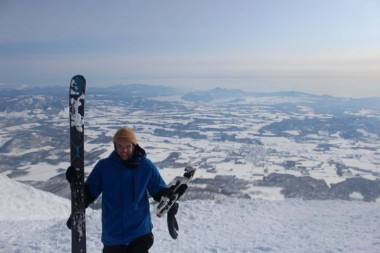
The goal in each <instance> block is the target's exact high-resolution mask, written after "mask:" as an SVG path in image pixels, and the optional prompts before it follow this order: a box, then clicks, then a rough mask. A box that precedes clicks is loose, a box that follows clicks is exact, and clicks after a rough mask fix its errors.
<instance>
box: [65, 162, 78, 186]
mask: <svg viewBox="0 0 380 253" xmlns="http://www.w3.org/2000/svg"><path fill="white" fill-rule="evenodd" d="M77 177H78V172H77V171H76V169H75V168H74V167H73V166H69V167H68V168H67V170H66V179H67V181H68V182H69V183H70V184H71V182H72V181H73V180H74V179H75V178H77Z"/></svg>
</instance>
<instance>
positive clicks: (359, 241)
mask: <svg viewBox="0 0 380 253" xmlns="http://www.w3.org/2000/svg"><path fill="white" fill-rule="evenodd" d="M0 199H1V202H0V205H1V206H0V230H1V233H0V252H23V253H37V252H38V253H51V252H61V253H69V252H71V231H70V230H68V229H67V227H66V220H67V217H68V216H69V214H70V201H69V200H67V199H64V198H60V197H58V196H56V195H53V194H50V193H47V192H43V191H40V190H37V189H35V188H33V187H30V186H26V185H23V184H21V183H18V182H16V181H14V180H11V179H9V178H7V177H5V176H4V175H0ZM151 210H152V222H153V225H154V228H153V233H154V236H155V242H154V245H153V247H152V248H151V249H150V250H149V252H152V253H161V252H166V253H174V252H183V253H193V252H205V253H214V252H217V253H236V252H250V253H256V252H257V253H263V252H281V253H304V252H310V253H319V252H355V253H377V252H380V227H379V226H378V224H379V223H380V202H361V201H342V200H337V201H330V200H328V201H317V200H312V201H302V200H299V199H291V200H289V199H288V200H282V201H267V200H253V199H233V198H229V197H225V198H218V199H215V200H192V201H184V202H181V203H180V208H179V212H178V214H177V219H178V224H179V228H180V230H179V237H178V239H177V240H173V239H171V237H170V236H169V233H168V229H167V224H166V219H165V218H157V217H156V216H155V215H154V213H153V212H154V210H155V209H154V208H153V207H152V208H151ZM100 220H101V213H100V211H94V210H91V209H87V216H86V225H87V252H94V253H96V252H101V251H102V248H103V245H102V244H101V242H100V236H101V225H100Z"/></svg>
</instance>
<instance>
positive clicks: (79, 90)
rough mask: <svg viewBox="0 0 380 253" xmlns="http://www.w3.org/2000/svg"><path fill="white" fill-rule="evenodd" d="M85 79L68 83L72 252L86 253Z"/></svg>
mask: <svg viewBox="0 0 380 253" xmlns="http://www.w3.org/2000/svg"><path fill="white" fill-rule="evenodd" d="M85 89H86V79H85V78H84V77H83V76H81V75H76V76H74V77H73V78H72V79H71V82H70V93H69V102H70V103H69V104H70V158H71V166H73V167H74V168H75V170H76V171H77V173H76V175H77V177H76V178H75V179H74V180H73V181H72V182H71V184H70V188H71V215H72V229H71V231H72V232H71V233H72V252H73V253H79V252H80V253H85V252H86V217H85V196H84V96H85Z"/></svg>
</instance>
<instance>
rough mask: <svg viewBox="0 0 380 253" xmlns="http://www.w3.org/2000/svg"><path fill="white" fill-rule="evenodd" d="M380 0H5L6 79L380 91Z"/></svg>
mask: <svg viewBox="0 0 380 253" xmlns="http://www.w3.org/2000/svg"><path fill="white" fill-rule="evenodd" d="M379 13H380V0H286V1H285V0H284V1H280V0H234V1H232V0H191V1H188V0H187V1H185V0H160V1H154V0H149V1H148V0H138V1H137V0H136V1H131V0H117V1H116V0H109V1H100V0H91V1H90V0H81V1H73V0H65V1H49V0H33V1H23V0H0V87H1V86H12V87H19V86H49V85H67V84H68V83H69V81H70V78H71V77H72V76H73V75H76V74H82V75H84V76H85V77H86V79H87V85H91V86H101V87H106V86H110V85H114V84H131V83H142V84H153V85H156V84H157V85H166V86H170V87H177V88H180V89H197V90H205V89H211V88H215V87H223V88H234V89H235V88H238V89H242V90H246V91H257V92H272V91H292V90H294V91H300V92H309V93H314V94H328V95H333V96H339V97H373V96H377V97H380V85H379V84H380V71H379V70H380V15H379Z"/></svg>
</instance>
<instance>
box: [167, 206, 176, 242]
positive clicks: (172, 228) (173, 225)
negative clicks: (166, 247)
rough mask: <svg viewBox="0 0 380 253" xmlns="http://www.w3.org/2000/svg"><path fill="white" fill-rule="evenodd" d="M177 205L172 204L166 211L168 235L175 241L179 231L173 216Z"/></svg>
mask: <svg viewBox="0 0 380 253" xmlns="http://www.w3.org/2000/svg"><path fill="white" fill-rule="evenodd" d="M178 206H179V205H178V203H177V202H176V203H174V204H173V205H172V207H171V208H170V209H169V211H168V215H167V221H168V229H169V234H170V236H171V237H172V238H173V239H177V237H178V233H177V231H178V230H179V227H178V222H177V219H176V218H175V215H176V214H177V212H178Z"/></svg>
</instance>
